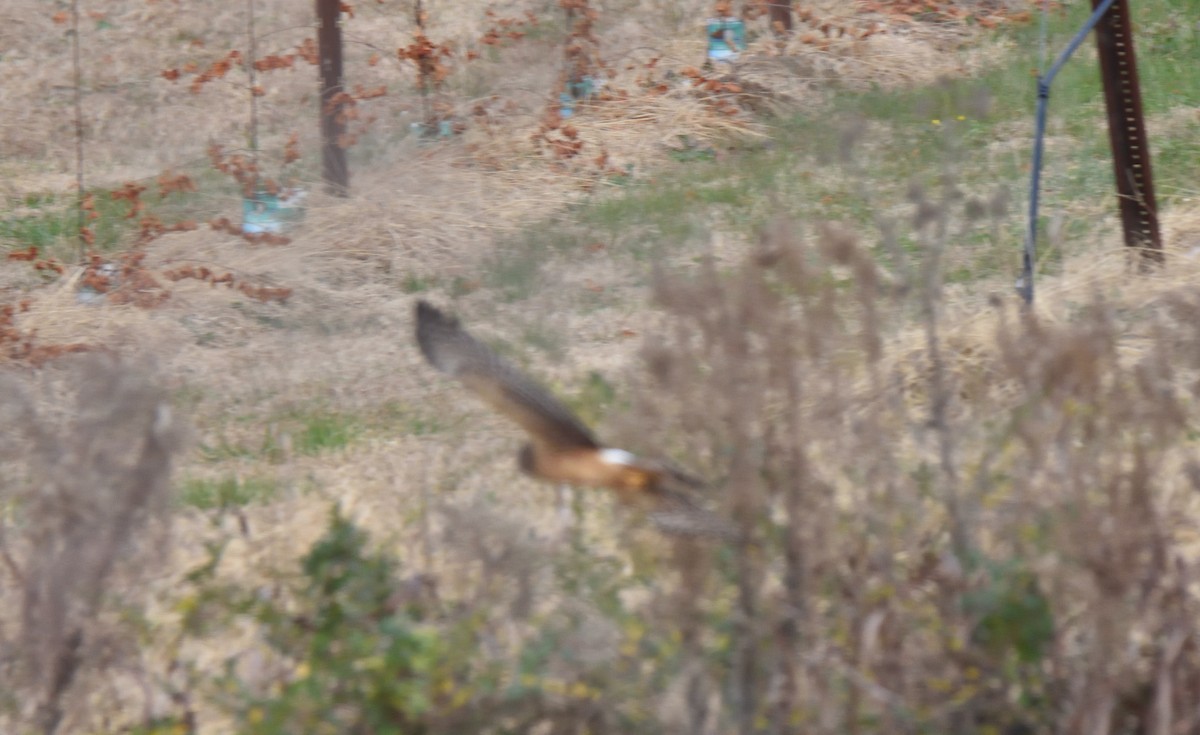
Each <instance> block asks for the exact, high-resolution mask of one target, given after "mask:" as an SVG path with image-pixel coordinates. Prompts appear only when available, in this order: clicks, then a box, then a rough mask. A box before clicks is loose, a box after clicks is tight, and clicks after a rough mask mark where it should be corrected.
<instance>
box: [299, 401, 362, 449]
mask: <svg viewBox="0 0 1200 735" xmlns="http://www.w3.org/2000/svg"><path fill="white" fill-rule="evenodd" d="M298 418H299V421H300V429H299V431H298V432H297V433H296V434H295V435H294V437H293V447H294V448H295V449H296V451H298V452H300V453H301V454H309V455H312V454H320V453H321V452H326V451H330V450H335V449H344V448H346V446H348V445H349V444H350V442H352V441H354V439H355V438H357V437H358V436H359V435H360V434H361V433H362V431H363V427H362V425H361V423H360V422H359V421H358V420H357V419H356V418H355V417H353V416H350V415H348V414H343V413H337V412H324V411H321V412H317V413H313V414H309V415H305V416H300V417H298Z"/></svg>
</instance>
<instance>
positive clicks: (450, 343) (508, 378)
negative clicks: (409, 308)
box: [417, 300, 599, 449]
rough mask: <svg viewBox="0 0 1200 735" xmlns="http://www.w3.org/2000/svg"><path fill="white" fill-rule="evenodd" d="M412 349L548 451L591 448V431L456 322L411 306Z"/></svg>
mask: <svg viewBox="0 0 1200 735" xmlns="http://www.w3.org/2000/svg"><path fill="white" fill-rule="evenodd" d="M417 344H419V345H420V346H421V352H423V353H424V354H425V358H426V359H428V360H429V363H430V364H431V365H433V366H434V367H435V368H437V369H438V370H441V371H442V372H444V373H446V374H447V375H450V376H451V377H454V378H457V379H458V380H459V382H461V383H462V384H463V385H465V386H466V387H467V388H469V389H470V390H471V391H473V392H474V393H475V394H476V395H478V396H479V397H480V398H482V399H483V400H484V401H485V402H487V404H488V405H490V406H491V407H492V408H494V409H495V410H496V411H499V412H500V413H501V414H503V415H505V416H507V417H509V418H510V419H512V420H513V421H515V422H517V423H518V424H519V425H520V426H521V428H523V429H525V431H527V432H528V433H529V435H530V437H531V438H532V439H533V441H534V443H535V444H539V445H541V446H544V447H546V448H548V449H596V448H598V447H599V445H598V444H597V442H596V440H595V438H594V437H593V436H592V433H591V431H589V430H588V428H587V427H586V426H584V425H583V423H582V422H581V421H580V420H579V419H578V418H576V417H575V415H574V414H573V413H571V411H570V409H568V408H567V407H566V406H564V405H563V404H562V403H561V402H560V401H559V400H558V399H557V398H555V397H554V396H553V395H551V394H550V392H549V391H547V390H546V389H545V388H543V387H541V386H540V385H538V384H537V383H535V382H534V381H533V380H531V379H530V378H528V377H527V376H526V375H525V374H523V373H522V372H521V371H520V370H518V369H517V368H516V367H514V366H513V365H512V364H511V363H509V362H508V361H507V360H505V359H504V358H502V357H500V356H499V355H497V354H496V352H495V351H494V350H492V348H490V347H488V346H487V345H485V344H484V343H483V342H480V341H479V340H477V339H475V338H474V337H472V336H471V335H470V334H469V333H468V332H467V331H466V330H465V329H463V328H462V325H461V324H460V323H459V321H458V319H456V318H454V317H452V316H448V315H446V314H443V313H442V312H441V311H439V310H438V309H437V308H436V307H434V306H433V305H432V304H430V303H429V302H427V301H423V300H422V301H418V302H417Z"/></svg>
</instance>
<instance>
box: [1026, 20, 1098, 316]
mask: <svg viewBox="0 0 1200 735" xmlns="http://www.w3.org/2000/svg"><path fill="white" fill-rule="evenodd" d="M1115 1H1116V0H1104V2H1102V3H1100V5H1099V6H1097V7H1096V9H1095V10H1093V11H1092V14H1091V16H1089V17H1088V19H1087V22H1086V23H1084V24H1083V27H1082V28H1080V29H1079V32H1078V33H1076V34H1075V37H1074V38H1072V39H1071V42H1070V43H1068V44H1067V47H1066V48H1065V49H1063V52H1062V53H1061V54H1059V55H1058V59H1056V60H1055V62H1054V65H1053V66H1051V67H1050V71H1048V72H1046V73H1045V74H1044V75H1040V76H1038V81H1037V96H1038V102H1037V123H1036V126H1035V128H1034V137H1033V173H1032V175H1031V181H1030V183H1029V227H1028V229H1027V230H1026V233H1025V252H1024V256H1023V257H1022V267H1021V277H1020V278H1019V279H1018V280H1017V293H1019V294H1021V298H1022V299H1024V300H1025V303H1026V304H1032V303H1033V264H1034V263H1035V262H1036V261H1037V213H1038V191H1039V189H1040V187H1041V183H1042V151H1043V149H1044V144H1043V143H1044V139H1045V137H1046V107H1047V106H1048V104H1049V102H1050V83H1051V82H1053V81H1054V77H1056V76H1058V72H1059V70H1061V69H1062V67H1063V64H1065V63H1067V59H1069V58H1071V54H1073V53H1075V50H1076V49H1077V48H1079V44H1081V43H1083V39H1085V38H1087V34H1088V33H1090V32H1091V31H1092V29H1093V28H1095V27H1096V24H1097V23H1099V22H1100V18H1101V17H1102V16H1103V15H1104V14H1105V13H1107V12H1108V9H1109V8H1110V7H1112V4H1113V3H1114V2H1115Z"/></svg>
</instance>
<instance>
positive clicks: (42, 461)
mask: <svg viewBox="0 0 1200 735" xmlns="http://www.w3.org/2000/svg"><path fill="white" fill-rule="evenodd" d="M2 380H3V382H0V395H3V401H2V402H0V420H2V422H3V426H4V436H5V442H4V446H3V448H2V450H0V452H2V454H0V461H2V462H3V466H4V470H3V476H4V481H3V484H0V499H2V500H3V506H4V518H3V521H2V524H0V541H2V542H3V543H2V545H0V552H2V555H3V562H4V565H3V566H4V568H3V571H2V572H0V574H3V576H4V578H5V583H4V589H5V590H6V592H5V593H4V595H3V601H2V603H3V604H2V605H0V641H2V644H3V649H4V657H3V659H2V663H0V667H2V668H0V674H2V675H3V678H4V681H5V685H4V687H3V689H4V691H5V699H6V700H8V701H4V702H3V705H4V706H3V708H0V722H4V723H5V725H4V728H3V729H4V730H5V731H7V732H18V731H19V732H39V733H54V732H68V731H76V732H77V731H78V728H80V727H81V726H82V724H83V722H81V721H79V720H78V719H76V717H75V716H76V715H80V714H81V713H82V712H83V711H85V710H87V709H88V708H89V707H91V706H93V705H94V704H95V703H94V702H92V703H89V701H88V700H89V699H91V698H94V697H96V696H97V695H100V694H103V695H105V696H108V697H111V698H113V699H115V700H121V701H123V700H126V699H127V698H128V696H129V694H130V692H129V689H130V688H133V686H134V685H135V684H136V680H135V679H131V678H130V677H129V674H130V671H131V670H133V669H135V668H136V659H137V657H138V651H137V644H138V641H137V639H136V635H135V634H136V628H135V626H132V625H131V623H133V622H134V621H136V620H137V618H138V616H139V613H138V610H139V607H140V605H141V604H142V603H143V602H144V600H143V597H144V595H143V593H142V592H140V591H139V586H140V585H141V584H142V582H143V581H144V577H143V573H144V572H145V571H146V570H147V567H148V565H150V564H151V563H152V562H154V561H155V560H161V552H162V551H163V549H164V546H165V542H166V540H167V536H166V533H165V531H166V528H165V520H166V515H165V511H166V510H167V509H168V502H167V501H168V498H169V494H168V493H169V489H170V485H169V479H170V471H171V463H172V458H173V456H174V454H175V453H176V451H177V449H178V445H179V442H180V428H179V425H178V423H177V422H176V420H175V419H173V418H172V416H171V411H170V408H169V405H168V403H167V401H166V399H165V395H164V393H163V392H162V391H161V390H160V389H159V388H157V387H156V386H155V385H154V383H153V382H152V380H151V378H150V376H149V374H148V373H147V372H146V371H144V370H141V369H137V368H134V367H132V366H130V365H127V364H124V363H122V362H120V361H117V360H114V359H110V358H107V357H94V356H89V357H87V358H86V359H79V360H76V361H73V362H71V363H70V365H69V367H65V368H64V367H61V366H60V367H59V368H47V369H46V370H45V371H44V372H43V373H41V374H40V375H37V376H29V375H15V374H12V375H5V376H3V377H2ZM122 689H123V690H122ZM10 728H11V729H10Z"/></svg>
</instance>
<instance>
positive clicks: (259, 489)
mask: <svg viewBox="0 0 1200 735" xmlns="http://www.w3.org/2000/svg"><path fill="white" fill-rule="evenodd" d="M278 494H279V485H278V484H277V483H276V482H275V481H274V480H269V479H266V478H257V477H248V478H238V477H225V478H222V479H219V480H211V479H197V478H191V479H187V480H184V481H183V487H182V488H181V489H180V493H179V499H180V502H182V503H183V504H184V505H186V506H189V507H192V508H199V509H200V510H215V509H218V508H233V507H241V506H245V505H250V504H251V503H265V502H267V501H269V500H271V499H273V498H275V497H276V496H277V495H278Z"/></svg>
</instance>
